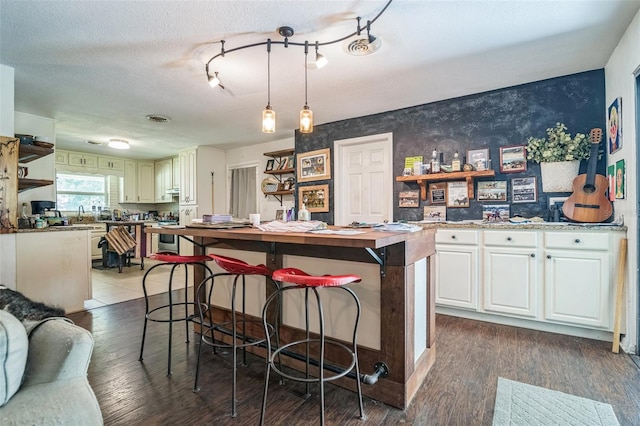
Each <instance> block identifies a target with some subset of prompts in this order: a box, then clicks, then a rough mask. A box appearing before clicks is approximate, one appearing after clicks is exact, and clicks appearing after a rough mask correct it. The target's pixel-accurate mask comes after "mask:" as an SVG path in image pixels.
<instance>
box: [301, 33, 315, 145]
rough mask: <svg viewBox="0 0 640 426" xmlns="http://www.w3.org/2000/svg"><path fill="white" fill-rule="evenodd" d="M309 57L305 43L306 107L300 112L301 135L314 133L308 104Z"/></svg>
mask: <svg viewBox="0 0 640 426" xmlns="http://www.w3.org/2000/svg"><path fill="white" fill-rule="evenodd" d="M308 56H309V42H307V41H305V42H304V106H303V107H302V110H301V111H300V133H311V132H313V111H311V110H310V109H309V105H308V104H307V69H308V67H307V63H308V62H307V61H308Z"/></svg>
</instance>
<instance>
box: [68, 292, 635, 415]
mask: <svg viewBox="0 0 640 426" xmlns="http://www.w3.org/2000/svg"><path fill="white" fill-rule="evenodd" d="M175 295H176V297H177V299H179V300H180V298H183V297H184V295H183V292H182V293H181V292H180V291H176V292H175ZM151 300H152V301H153V303H158V304H160V303H166V300H167V294H159V295H156V296H152V297H151ZM69 317H70V318H71V319H72V320H73V321H74V322H76V324H78V325H80V326H82V327H84V328H86V329H88V330H89V331H91V332H92V333H93V335H94V338H95V341H96V345H95V348H94V354H93V358H92V362H91V364H90V367H89V381H90V383H91V385H92V387H93V390H94V392H95V393H96V396H97V398H98V401H99V403H100V407H101V409H102V412H103V416H104V420H105V424H106V425H127V426H132V425H149V424H153V425H173V424H194V425H195V424H197V425H216V426H217V425H223V426H224V425H256V424H258V422H259V418H260V409H261V404H262V390H263V377H264V361H263V360H262V359H260V358H258V357H255V356H253V355H249V357H248V360H249V363H248V365H247V366H239V367H238V391H237V404H238V415H237V417H235V418H232V417H231V416H230V410H231V377H232V376H231V373H232V368H231V367H232V363H231V354H230V353H229V352H228V351H227V353H218V354H213V353H212V352H211V349H210V348H209V347H205V348H203V354H202V361H201V362H202V364H201V378H200V391H199V392H196V393H194V392H193V391H192V390H193V381H194V374H195V366H196V359H197V350H198V344H199V339H198V338H197V335H191V336H190V337H191V342H190V343H185V340H186V332H185V328H184V324H175V325H174V328H173V345H172V356H173V362H172V371H173V374H172V375H171V376H167V375H166V368H167V339H168V326H167V325H166V324H159V323H153V324H150V325H149V329H148V332H147V344H146V345H145V353H144V361H143V362H140V361H138V355H139V351H140V340H141V336H142V325H143V317H144V300H143V299H137V300H132V301H128V302H124V303H119V304H116V305H109V306H104V307H100V308H95V309H93V310H91V311H86V312H79V313H76V314H72V315H69ZM436 333H437V334H436V362H435V364H434V366H433V368H432V370H431V371H430V372H429V374H428V375H427V378H426V380H425V382H424V383H423V385H422V386H421V388H420V389H419V391H418V393H417V395H416V396H415V398H414V401H413V403H412V404H411V406H410V407H409V408H408V409H407V410H405V411H402V410H398V409H396V408H393V407H390V406H388V405H385V404H383V403H380V402H377V401H374V400H371V399H369V398H364V404H365V413H366V416H367V420H366V422H362V421H361V420H359V419H358V405H357V397H356V395H355V394H354V393H352V392H350V391H347V390H344V389H342V388H338V387H336V386H334V385H332V384H328V385H327V386H326V395H325V399H326V424H328V425H363V424H367V425H396V424H407V425H429V426H431V425H465V426H467V425H487V426H489V425H491V421H492V418H493V406H494V403H495V392H496V385H497V381H498V377H505V378H508V379H512V380H517V381H521V382H524V383H529V384H532V385H536V386H543V387H547V388H550V389H554V390H558V391H561V392H565V393H569V394H573V395H577V396H582V397H585V398H590V399H594V400H598V401H603V402H606V403H609V404H611V405H612V406H613V409H614V412H615V414H616V416H617V417H618V420H619V422H620V424H621V425H638V424H640V408H639V407H640V372H639V371H638V368H637V367H636V365H635V364H634V363H633V362H632V361H631V359H630V357H629V356H627V355H625V354H623V353H620V354H613V353H612V352H611V351H610V344H609V343H607V342H600V341H595V340H589V339H582V338H577V337H570V336H564V335H560V334H552V333H545V332H541V331H535V330H527V329H522V328H516V327H509V326H503V325H496V324H490V323H484V322H479V321H473V320H468V319H463V318H455V317H451V316H445V315H438V316H437V318H436ZM378 385H380V384H378ZM363 386H367V385H363ZM374 386H376V385H374ZM303 391H304V385H302V384H299V383H291V382H285V384H283V385H280V384H279V382H278V378H277V376H275V375H274V374H272V377H271V381H270V386H269V393H268V409H267V417H266V419H267V422H266V424H267V425H298V424H300V425H306V424H318V410H319V408H318V404H319V397H318V392H317V389H316V388H315V387H312V395H311V397H310V398H308V399H304V398H303V397H302V393H303Z"/></svg>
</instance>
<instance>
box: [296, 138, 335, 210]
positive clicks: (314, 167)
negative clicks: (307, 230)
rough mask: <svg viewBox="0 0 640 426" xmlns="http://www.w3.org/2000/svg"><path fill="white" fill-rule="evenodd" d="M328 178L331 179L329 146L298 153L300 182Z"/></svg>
mask: <svg viewBox="0 0 640 426" xmlns="http://www.w3.org/2000/svg"><path fill="white" fill-rule="evenodd" d="M326 179H331V154H330V150H329V148H325V149H319V150H317V151H310V152H304V153H302V154H298V182H309V181H313V180H326ZM327 211H328V210H327Z"/></svg>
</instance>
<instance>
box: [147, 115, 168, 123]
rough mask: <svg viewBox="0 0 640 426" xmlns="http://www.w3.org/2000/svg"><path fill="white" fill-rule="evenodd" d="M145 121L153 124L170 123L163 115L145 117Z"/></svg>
mask: <svg viewBox="0 0 640 426" xmlns="http://www.w3.org/2000/svg"><path fill="white" fill-rule="evenodd" d="M147 120H149V121H152V122H154V123H168V122H169V121H171V119H170V118H169V117H165V116H164V115H156V114H149V115H147Z"/></svg>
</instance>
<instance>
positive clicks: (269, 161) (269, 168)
mask: <svg viewBox="0 0 640 426" xmlns="http://www.w3.org/2000/svg"><path fill="white" fill-rule="evenodd" d="M275 161H276V160H274V159H273V158H271V159H269V160H267V168H266V169H264V171H265V172H270V171H271V170H273V165H274V164H275Z"/></svg>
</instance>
